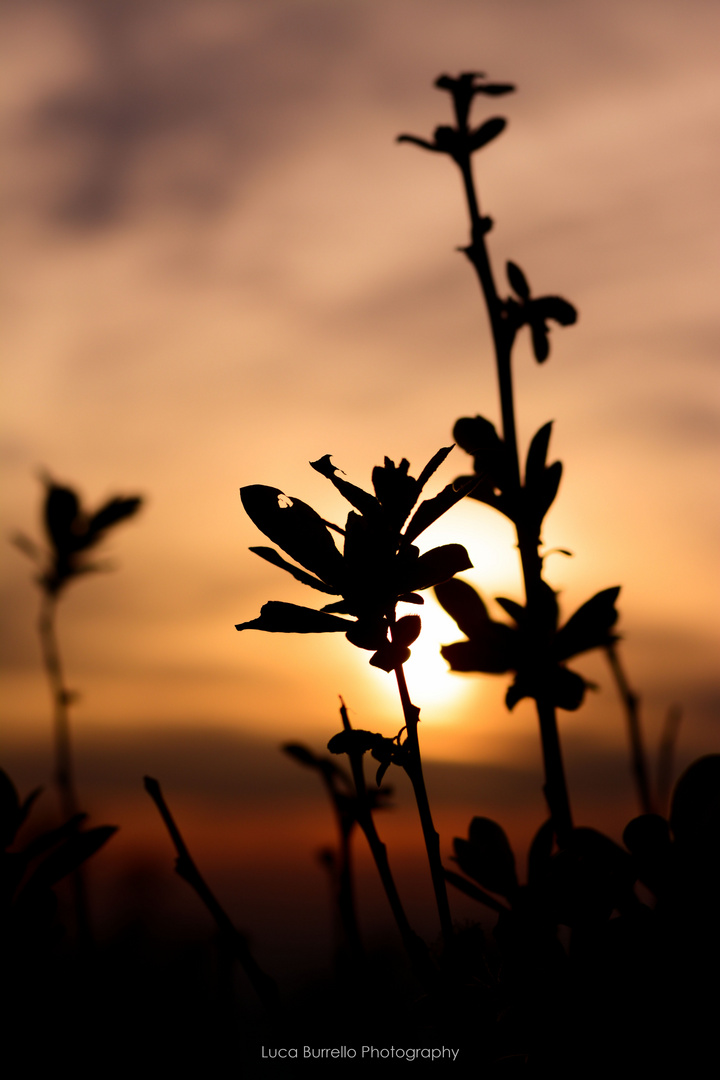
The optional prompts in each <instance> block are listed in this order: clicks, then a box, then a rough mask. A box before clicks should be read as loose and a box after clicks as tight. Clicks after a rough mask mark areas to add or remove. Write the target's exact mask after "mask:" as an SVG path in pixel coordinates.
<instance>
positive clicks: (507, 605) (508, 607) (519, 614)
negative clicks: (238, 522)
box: [495, 596, 526, 626]
mask: <svg viewBox="0 0 720 1080" xmlns="http://www.w3.org/2000/svg"><path fill="white" fill-rule="evenodd" d="M495 603H496V604H499V605H500V607H501V608H503V609H504V610H505V611H507V613H508V615H509V616H510V618H511V619H514V620H515V622H516V623H517V624H518V626H520V625H521V624H522V623H523V622H524V620H525V614H526V609H525V608H524V607H523V606H522V604H518V603H517V601H515V600H508V598H507V597H506V596H496V597H495Z"/></svg>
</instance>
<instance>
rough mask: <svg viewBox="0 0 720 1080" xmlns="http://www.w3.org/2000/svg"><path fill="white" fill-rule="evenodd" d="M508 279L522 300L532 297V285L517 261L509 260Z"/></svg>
mask: <svg viewBox="0 0 720 1080" xmlns="http://www.w3.org/2000/svg"><path fill="white" fill-rule="evenodd" d="M506 270H507V276H508V281H509V282H510V286H511V288H512V289H513V290H514V291H515V293H516V294H517V295H518V296H519V297H520V299H521V300H529V299H530V286H529V285H528V283H527V279H526V277H525V275H524V274H523V272H522V270H521V269H520V267H519V266H518V265H517V263H514V262H508V264H507V267H506Z"/></svg>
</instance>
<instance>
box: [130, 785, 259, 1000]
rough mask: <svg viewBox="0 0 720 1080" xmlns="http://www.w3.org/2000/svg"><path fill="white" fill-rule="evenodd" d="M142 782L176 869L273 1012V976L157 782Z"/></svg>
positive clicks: (256, 991) (257, 992)
mask: <svg viewBox="0 0 720 1080" xmlns="http://www.w3.org/2000/svg"><path fill="white" fill-rule="evenodd" d="M144 783H145V790H146V791H147V793H148V795H149V796H150V798H151V799H152V801H153V802H154V803H155V805H156V807H157V809H158V812H159V814H160V817H161V818H162V820H163V823H164V825H165V828H166V829H167V831H168V833H169V835H170V839H171V840H172V842H173V845H174V847H175V851H176V853H177V858H176V860H175V871H176V873H177V874H178V875H179V876H180V877H181V878H183V879H184V880H185V881H187V883H188V885H189V886H190V888H191V889H193V890H194V891H195V893H196V894H197V896H198V897H199V899H200V900H201V901H202V903H203V904H204V905H205V907H206V908H207V910H208V911H209V912H210V914H211V915H212V917H213V919H214V920H215V924H216V926H217V928H218V930H219V931H220V938H221V940H222V941H223V943H224V944H225V947H226V948H227V949H228V951H229V952H231V953H232V954H233V955H234V956H235V957H236V958H237V959H238V960H239V961H240V963H241V965H242V967H243V969H244V970H245V974H246V975H247V977H248V979H249V980H250V983H251V984H252V987H253V989H254V990H255V993H256V994H257V996H258V997H259V999H260V1001H261V1002H262V1004H263V1005H264V1006H265V1008H266V1009H267V1010H268V1012H272V1011H273V1010H274V1009H275V1008H276V1006H277V997H278V990H277V985H276V983H275V981H274V979H271V978H270V976H269V975H266V974H265V972H264V971H263V970H262V968H261V967H260V966H259V964H258V963H257V961H256V960H255V957H254V956H253V955H252V953H251V951H250V946H249V945H248V942H247V938H246V937H245V936H244V934H241V933H240V932H239V930H237V929H236V928H235V926H234V925H233V923H232V921H231V919H230V917H229V915H228V914H227V913H226V911H225V909H224V908H223V907H222V906H221V904H220V902H219V901H218V900H217V898H216V897H215V895H214V893H213V892H212V891H211V889H210V887H209V886H208V884H207V882H206V881H205V879H204V878H203V876H202V874H201V873H200V871H199V870H198V868H197V866H196V865H195V863H194V861H193V859H192V857H191V855H190V852H189V851H188V849H187V846H186V844H185V841H184V840H183V838H182V835H181V834H180V830H179V829H178V827H177V825H176V824H175V820H174V818H173V816H172V814H171V813H170V810H169V809H168V806H167V803H166V802H165V799H164V797H163V794H162V791H161V789H160V784H159V783H158V781H157V780H154V779H153V778H152V777H151V776H146V777H145V780H144Z"/></svg>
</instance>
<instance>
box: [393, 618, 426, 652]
mask: <svg viewBox="0 0 720 1080" xmlns="http://www.w3.org/2000/svg"><path fill="white" fill-rule="evenodd" d="M421 629H422V622H421V620H420V616H419V615H404V616H403V618H402V619H398V621H397V622H396V623H395V626H394V627H393V632H392V634H393V641H397V642H398V643H399V644H401V645H412V643H413V642H414V641H417V639H418V637H419V636H420V631H421Z"/></svg>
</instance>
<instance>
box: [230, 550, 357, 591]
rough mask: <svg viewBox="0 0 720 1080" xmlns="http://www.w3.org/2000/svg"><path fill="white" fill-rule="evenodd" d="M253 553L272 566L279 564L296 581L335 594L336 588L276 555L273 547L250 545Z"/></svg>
mask: <svg viewBox="0 0 720 1080" xmlns="http://www.w3.org/2000/svg"><path fill="white" fill-rule="evenodd" d="M249 550H250V551H252V553H253V554H254V555H259V556H260V558H261V559H265V561H266V562H269V563H272V564H273V566H279V567H280V569H281V570H287V572H288V573H289V574H292V576H293V577H294V578H295V579H296V580H297V581H302V583H303V585H309V586H310V588H311V589H317V590H318V592H323V593H329V594H330V595H331V596H337V595H338V590H337V589H334V588H332V587H331V586H330V585H326V584H325V582H324V581H320V579H319V578H316V577H313V576H312V574H308V573H307V571H305V570H301V569H300V567H299V566H293V564H292V563H289V562H286V561H285V559H283V557H282V555H278V553H277V551H276V550H275V548H269V547H251V548H250V549H249Z"/></svg>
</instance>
